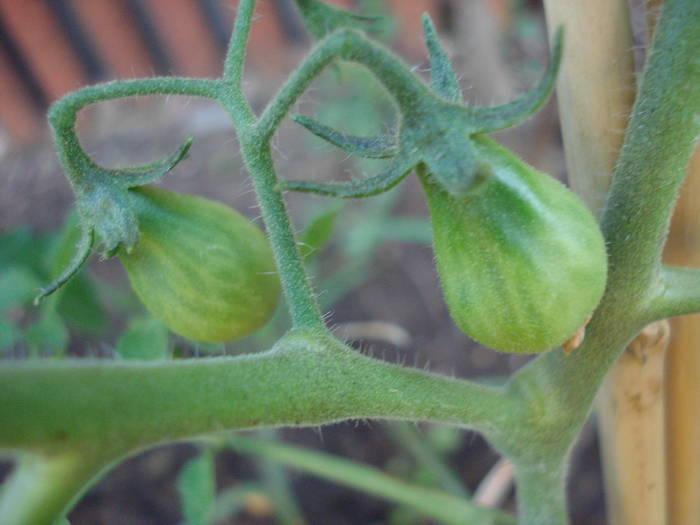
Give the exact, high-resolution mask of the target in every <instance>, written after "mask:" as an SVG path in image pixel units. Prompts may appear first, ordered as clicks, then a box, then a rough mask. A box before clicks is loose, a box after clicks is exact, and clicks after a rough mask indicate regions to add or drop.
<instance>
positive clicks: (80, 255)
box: [34, 228, 95, 305]
mask: <svg viewBox="0 0 700 525" xmlns="http://www.w3.org/2000/svg"><path fill="white" fill-rule="evenodd" d="M94 243H95V232H94V230H93V229H92V228H90V229H87V230H85V229H84V230H83V231H82V235H81V237H80V242H79V243H78V246H77V251H76V252H75V256H74V257H73V259H72V260H71V262H70V263H69V264H68V266H67V267H66V268H65V270H63V272H62V273H61V275H59V276H58V277H57V278H56V279H55V280H54V281H53V282H52V283H51V284H49V285H48V286H46V287H44V288H42V289H41V291H40V292H39V294H38V295H37V296H36V297H35V298H34V304H35V305H38V304H39V302H40V301H41V300H42V299H44V298H45V297H47V296H49V295H51V294H52V293H54V292H55V291H56V290H58V289H59V288H60V287H61V286H63V285H64V284H66V283H67V282H68V281H70V279H71V278H72V277H73V276H74V275H75V274H76V273H77V272H78V271H79V270H80V268H82V267H83V265H84V264H85V262H86V261H87V260H88V257H90V253H91V252H92V247H93V245H94Z"/></svg>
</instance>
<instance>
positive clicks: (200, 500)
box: [177, 450, 216, 525]
mask: <svg viewBox="0 0 700 525" xmlns="http://www.w3.org/2000/svg"><path fill="white" fill-rule="evenodd" d="M177 488H178V491H179V493H180V499H181V500H182V515H183V518H184V520H183V525H210V524H211V523H213V518H214V511H215V508H216V505H215V504H216V480H215V477H214V457H213V454H212V452H211V451H210V450H204V451H202V453H200V454H199V455H197V456H195V457H194V458H192V459H190V460H189V461H188V462H187V463H186V464H185V466H184V467H183V468H182V470H181V471H180V475H179V476H178V479H177Z"/></svg>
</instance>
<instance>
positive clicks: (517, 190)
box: [421, 136, 607, 353]
mask: <svg viewBox="0 0 700 525" xmlns="http://www.w3.org/2000/svg"><path fill="white" fill-rule="evenodd" d="M473 140H474V144H475V148H476V150H477V151H476V153H477V159H479V161H480V163H481V165H482V166H483V167H484V169H483V170H482V175H481V176H480V177H479V180H478V181H477V182H475V185H474V187H473V188H472V189H471V190H470V191H469V192H468V193H467V195H466V196H464V197H461V198H455V197H453V196H451V195H449V194H448V193H447V192H446V191H445V190H444V189H443V188H442V187H441V186H439V185H438V184H437V183H436V182H435V180H434V179H432V177H431V176H430V175H426V176H423V177H422V178H421V180H422V183H423V187H424V190H425V193H426V195H427V199H428V206H429V208H430V214H431V217H432V224H433V235H434V239H433V243H434V250H435V255H436V260H437V269H438V273H439V275H440V280H441V283H442V288H443V292H444V295H445V300H446V302H447V305H448V308H449V310H450V313H451V315H452V317H453V319H454V320H455V322H456V324H457V325H458V326H459V327H460V328H461V329H462V330H463V331H464V332H465V333H466V334H467V335H469V336H470V337H472V338H473V339H475V340H476V341H478V342H479V343H482V344H484V345H486V346H489V347H491V348H493V349H495V350H499V351H503V352H517V353H537V352H542V351H545V350H547V349H549V348H552V347H554V346H557V345H560V344H562V343H563V342H564V341H565V340H566V339H567V338H569V337H570V336H571V335H573V334H574V333H575V332H576V330H577V329H578V328H580V327H581V326H582V325H583V324H584V323H585V322H586V319H587V317H588V316H589V315H590V314H591V313H592V311H593V310H594V308H595V307H596V306H597V304H598V302H599V301H600V299H601V297H602V295H603V291H604V288H605V281H606V275H607V257H606V251H605V243H604V241H603V237H602V234H601V232H600V229H599V228H598V225H597V223H596V221H595V219H594V218H593V216H592V215H591V213H590V212H589V211H588V209H587V208H586V206H585V205H584V204H583V202H581V200H580V199H579V198H578V197H577V196H576V195H574V193H573V192H571V191H570V190H569V189H567V188H566V187H565V186H564V185H562V184H560V183H559V182H557V181H556V180H554V179H552V178H550V177H548V176H547V175H545V174H543V173H541V172H538V171H536V170H535V169H534V168H532V167H531V166H529V165H527V164H525V163H524V162H523V161H522V160H520V159H519V158H518V157H517V156H515V155H514V154H512V153H511V152H509V151H508V150H506V149H505V148H503V147H502V146H501V145H500V144H498V143H497V142H496V141H494V140H493V139H491V138H489V137H487V136H477V137H473Z"/></svg>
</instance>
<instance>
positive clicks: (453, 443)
mask: <svg viewBox="0 0 700 525" xmlns="http://www.w3.org/2000/svg"><path fill="white" fill-rule="evenodd" d="M426 437H427V438H428V445H429V446H430V447H431V448H432V449H433V450H434V451H435V452H437V453H438V454H440V455H443V456H444V455H447V454H452V453H453V452H455V451H456V450H457V449H458V448H459V447H460V445H461V444H462V442H463V440H464V431H463V430H462V429H459V428H454V427H448V426H447V425H432V426H431V427H430V429H429V430H428V431H427V432H426Z"/></svg>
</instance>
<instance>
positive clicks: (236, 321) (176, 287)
mask: <svg viewBox="0 0 700 525" xmlns="http://www.w3.org/2000/svg"><path fill="white" fill-rule="evenodd" d="M130 195H131V198H132V202H133V204H134V206H135V207H136V209H137V217H138V220H139V232H140V236H139V240H138V243H137V244H136V246H135V247H134V249H133V251H132V252H131V253H130V254H127V253H124V252H122V253H120V255H119V257H120V259H121V261H122V263H123V264H124V266H125V267H126V270H127V273H128V275H129V279H130V281H131V285H132V287H133V288H134V290H135V291H136V293H137V295H138V296H139V298H140V299H141V301H143V303H144V304H145V305H146V308H148V310H150V312H151V313H152V314H153V315H154V316H156V317H157V318H159V319H160V320H161V321H162V322H163V323H165V324H166V325H167V326H168V328H170V329H171V330H172V331H173V332H175V333H177V334H180V335H183V336H185V337H188V338H190V339H195V340H198V341H206V342H223V341H228V340H231V339H237V338H241V337H244V336H246V335H248V334H249V333H251V332H253V331H254V330H256V329H257V328H259V327H260V326H262V325H263V324H265V322H266V321H267V320H268V319H269V318H270V317H271V316H272V314H273V313H274V310H275V308H276V306H277V302H278V299H279V295H280V283H279V279H278V276H277V268H276V266H275V262H274V257H273V254H272V251H271V249H270V246H269V245H268V242H267V239H266V238H265V235H264V234H263V232H262V231H261V230H260V229H259V228H257V227H256V226H255V225H254V224H253V223H251V222H250V221H249V220H248V219H246V218H245V217H243V216H242V215H240V214H239V213H237V212H236V211H234V210H233V209H231V208H229V207H227V206H224V205H223V204H219V203H216V202H213V201H210V200H207V199H203V198H200V197H193V196H190V195H182V194H177V193H173V192H170V191H166V190H163V189H159V188H154V187H148V186H143V187H140V188H136V189H134V190H131V191H130Z"/></svg>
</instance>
